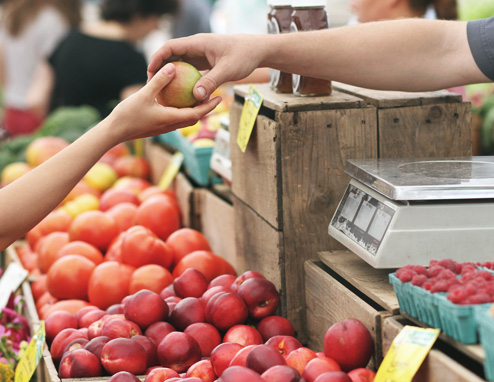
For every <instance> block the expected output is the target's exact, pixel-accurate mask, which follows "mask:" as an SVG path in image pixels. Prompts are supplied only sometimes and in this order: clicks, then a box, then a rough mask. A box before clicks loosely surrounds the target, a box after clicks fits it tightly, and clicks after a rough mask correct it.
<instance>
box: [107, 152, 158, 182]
mask: <svg viewBox="0 0 494 382" xmlns="http://www.w3.org/2000/svg"><path fill="white" fill-rule="evenodd" d="M112 167H113V169H114V170H115V171H116V172H117V174H118V176H119V177H124V176H134V177H137V178H143V179H148V178H149V173H150V166H149V162H148V160H147V159H146V158H143V157H139V156H136V155H126V156H123V157H120V158H117V159H116V160H115V162H113V165H112Z"/></svg>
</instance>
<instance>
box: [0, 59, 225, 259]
mask: <svg viewBox="0 0 494 382" xmlns="http://www.w3.org/2000/svg"><path fill="white" fill-rule="evenodd" d="M174 74H175V69H174V67H173V65H167V66H165V67H164V68H163V69H162V70H160V71H159V73H158V74H157V75H156V76H155V77H154V78H153V79H152V81H150V82H149V83H148V84H147V85H146V86H144V87H143V88H142V89H141V90H139V91H138V92H137V93H135V94H133V95H132V96H130V97H128V98H127V99H125V100H124V101H122V102H121V103H120V104H118V105H117V106H116V107H115V109H114V110H113V111H112V113H111V114H110V115H109V116H108V117H107V118H106V119H104V120H103V121H101V122H100V123H99V124H98V125H96V126H95V127H93V128H92V129H91V130H89V131H88V132H87V133H86V134H84V135H82V136H81V137H80V138H79V139H77V140H76V141H75V142H73V143H72V144H71V145H70V146H68V147H67V148H65V149H64V150H62V151H61V152H60V153H58V154H57V155H55V156H53V157H52V158H50V159H49V160H47V161H46V162H44V163H43V164H41V165H39V166H38V167H36V168H34V169H33V170H31V171H29V172H28V173H27V174H25V175H24V176H22V177H21V178H19V179H17V180H16V181H14V182H12V183H10V184H9V185H7V186H6V187H4V188H2V189H0V251H2V250H4V249H5V248H6V247H7V246H8V245H10V244H11V243H13V242H14V241H15V240H17V239H19V238H20V237H22V236H23V235H24V234H25V233H26V232H27V231H28V230H30V229H31V228H32V227H34V226H35V225H36V224H37V223H38V222H40V221H41V220H42V219H43V218H44V217H45V216H46V215H47V214H48V213H49V212H51V211H52V210H53V209H54V208H55V207H57V206H58V204H59V203H60V202H61V201H62V200H63V199H64V198H65V196H66V195H67V194H68V193H69V192H70V191H71V190H72V188H73V187H74V186H75V185H76V183H77V182H78V181H79V180H80V179H81V178H82V177H83V176H84V175H85V174H86V172H87V171H88V170H89V169H90V168H91V167H92V166H93V165H94V164H95V163H96V162H97V161H98V160H99V159H100V158H101V156H102V155H103V154H104V153H106V152H107V151H108V150H109V149H110V148H111V147H113V146H115V145H116V144H118V143H121V142H126V141H130V140H133V139H137V138H143V137H147V136H153V135H157V134H162V133H166V132H169V131H171V130H174V129H177V128H180V127H185V126H190V125H193V124H194V123H196V122H197V121H198V120H199V119H200V118H201V117H203V116H204V115H205V114H207V113H208V112H210V111H211V110H212V109H214V108H215V107H216V106H217V105H218V103H219V102H220V98H219V97H217V98H214V99H212V100H210V101H208V102H206V103H203V104H201V105H199V106H196V107H194V108H185V109H175V108H169V107H164V106H162V105H160V104H158V103H157V102H156V100H155V97H156V94H157V93H158V92H159V91H160V89H162V88H163V87H164V86H166V84H167V83H168V82H169V81H170V80H171V78H172V77H173V76H174Z"/></svg>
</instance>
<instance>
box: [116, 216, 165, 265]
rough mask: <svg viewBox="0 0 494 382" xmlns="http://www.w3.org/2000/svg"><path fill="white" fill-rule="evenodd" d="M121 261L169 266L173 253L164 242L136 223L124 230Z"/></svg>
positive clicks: (133, 263) (130, 263)
mask: <svg viewBox="0 0 494 382" xmlns="http://www.w3.org/2000/svg"><path fill="white" fill-rule="evenodd" d="M121 253H122V262H123V263H125V264H129V265H132V266H133V267H141V266H143V265H147V264H158V265H161V266H162V267H165V268H169V267H170V266H171V264H172V261H173V254H172V252H171V251H170V249H169V248H168V246H167V245H166V243H165V242H164V241H163V240H161V239H160V238H158V237H157V236H156V235H155V234H154V233H153V232H152V231H151V230H149V229H147V228H146V227H143V226H140V225H136V226H133V227H130V228H129V229H128V230H127V231H125V232H124V234H123V236H122V244H121Z"/></svg>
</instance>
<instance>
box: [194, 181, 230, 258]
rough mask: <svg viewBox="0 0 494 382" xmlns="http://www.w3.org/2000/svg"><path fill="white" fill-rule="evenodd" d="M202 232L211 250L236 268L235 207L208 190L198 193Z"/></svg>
mask: <svg viewBox="0 0 494 382" xmlns="http://www.w3.org/2000/svg"><path fill="white" fill-rule="evenodd" d="M197 195H198V198H197V199H198V203H197V205H196V208H198V209H199V220H200V226H199V227H200V230H201V232H202V233H203V234H204V236H206V239H208V241H209V244H210V246H211V249H212V251H213V252H214V253H216V254H217V255H220V256H221V257H223V258H224V259H226V260H227V261H228V262H230V264H232V265H233V266H234V267H235V268H236V267H237V256H236V248H235V216H234V211H233V205H232V204H230V203H228V202H226V201H225V200H223V199H221V198H220V197H219V196H217V195H216V194H214V193H212V192H211V191H209V190H207V189H200V190H198V191H197Z"/></svg>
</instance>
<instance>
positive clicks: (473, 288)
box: [465, 281, 478, 296]
mask: <svg viewBox="0 0 494 382" xmlns="http://www.w3.org/2000/svg"><path fill="white" fill-rule="evenodd" d="M477 289H478V286H477V284H476V283H475V282H473V281H470V282H469V283H468V284H465V290H466V291H467V293H468V295H470V296H471V295H474V294H475V293H477Z"/></svg>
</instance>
